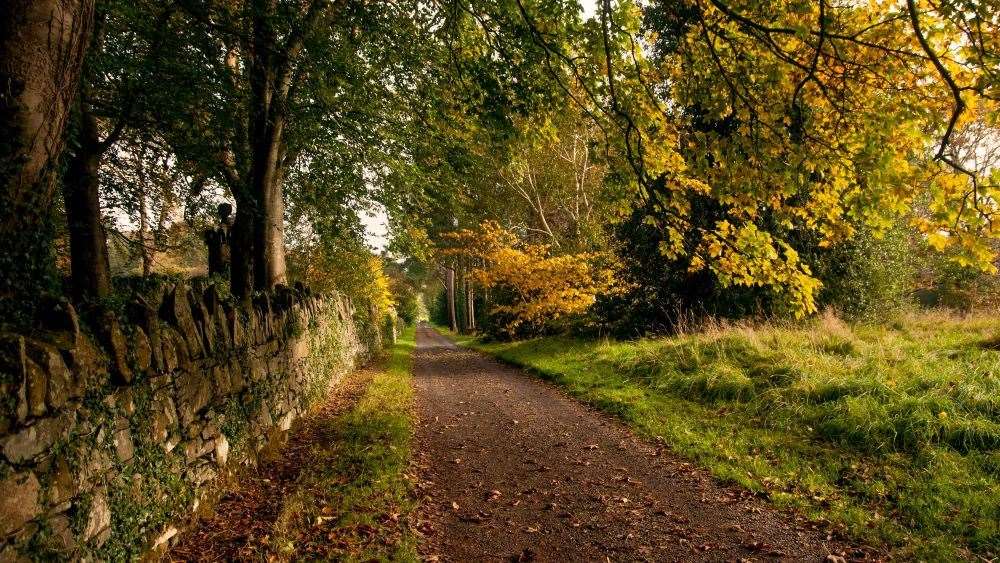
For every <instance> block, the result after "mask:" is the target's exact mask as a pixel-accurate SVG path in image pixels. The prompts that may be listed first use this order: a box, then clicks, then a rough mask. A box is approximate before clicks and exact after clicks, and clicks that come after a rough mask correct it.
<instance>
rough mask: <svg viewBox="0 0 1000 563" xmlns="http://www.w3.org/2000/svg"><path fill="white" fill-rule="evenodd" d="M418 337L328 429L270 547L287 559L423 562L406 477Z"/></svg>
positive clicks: (409, 338)
mask: <svg viewBox="0 0 1000 563" xmlns="http://www.w3.org/2000/svg"><path fill="white" fill-rule="evenodd" d="M413 348H414V329H413V327H410V328H407V329H406V330H405V331H404V332H403V334H402V335H401V336H400V338H399V340H398V342H397V343H396V345H395V346H393V347H392V349H391V351H390V353H389V356H388V358H387V359H386V360H385V364H384V367H382V366H379V367H376V368H375V373H374V375H373V376H372V380H371V383H370V385H369V387H368V388H367V390H366V391H365V392H364V395H362V397H361V398H360V399H359V400H358V402H357V404H356V405H355V406H354V407H353V408H352V409H351V410H350V411H348V412H347V413H345V414H343V415H340V416H337V417H333V418H331V419H330V420H328V421H324V422H323V425H324V427H322V428H320V429H318V432H317V435H318V436H321V437H322V439H321V440H318V441H317V443H316V444H314V445H313V451H312V452H311V455H310V456H309V460H310V463H309V465H308V467H304V468H303V469H302V472H301V473H300V475H299V477H298V479H297V480H296V482H295V484H294V485H293V491H292V492H291V493H290V494H289V495H288V496H287V497H286V500H285V505H284V506H283V507H282V511H281V514H280V516H279V517H278V520H277V522H276V523H275V530H274V532H275V533H274V538H273V540H272V541H271V542H270V544H271V546H272V547H273V548H274V549H275V550H276V551H277V553H276V555H278V556H279V557H282V558H285V557H288V558H292V557H294V558H295V559H300V560H301V559H306V560H317V559H321V560H338V561H417V560H418V556H417V542H416V537H415V535H414V534H413V533H412V531H411V530H410V529H409V527H408V524H407V515H408V514H409V512H410V511H411V510H412V509H413V508H414V506H415V503H414V500H413V498H412V496H411V494H410V484H409V481H408V480H407V479H406V476H405V472H406V470H407V468H408V464H409V460H410V442H411V438H412V435H413V418H412V412H411V410H412V404H413V391H412V388H411V386H410V363H411V356H412V352H413Z"/></svg>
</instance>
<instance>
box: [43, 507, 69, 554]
mask: <svg viewBox="0 0 1000 563" xmlns="http://www.w3.org/2000/svg"><path fill="white" fill-rule="evenodd" d="M46 523H47V527H48V529H49V532H51V534H52V538H53V539H54V540H55V546H56V547H57V548H58V549H59V550H60V551H62V552H63V553H66V552H70V551H72V550H73V549H74V548H75V547H76V538H74V537H73V529H72V523H71V522H70V519H69V517H68V516H66V515H65V514H57V515H55V516H52V517H50V518H49V519H48V520H47V521H46Z"/></svg>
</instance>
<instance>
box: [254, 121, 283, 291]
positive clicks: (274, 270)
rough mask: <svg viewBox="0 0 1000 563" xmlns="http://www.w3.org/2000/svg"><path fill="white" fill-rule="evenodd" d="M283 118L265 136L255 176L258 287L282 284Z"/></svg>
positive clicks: (255, 256)
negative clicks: (260, 161) (265, 146)
mask: <svg viewBox="0 0 1000 563" xmlns="http://www.w3.org/2000/svg"><path fill="white" fill-rule="evenodd" d="M282 123H283V120H281V119H279V120H278V123H276V124H274V129H275V132H274V133H273V135H268V136H267V138H268V139H269V140H270V141H271V142H270V143H269V146H268V147H267V149H266V150H262V151H261V153H262V154H261V157H262V159H263V162H262V163H261V166H263V167H266V168H265V170H262V171H261V172H260V174H259V177H258V176H256V175H255V176H254V177H255V178H257V179H258V181H259V182H260V183H261V185H258V186H255V188H254V189H255V192H256V193H259V194H260V195H261V198H260V201H261V212H260V213H258V214H257V216H256V222H255V224H254V279H255V280H259V281H256V285H257V287H258V289H272V288H273V287H274V286H276V285H278V284H286V283H287V277H286V268H285V226H284V220H285V201H284V197H283V193H282V186H283V182H284V173H283V172H284V169H283V168H282V167H281V164H282V163H281V158H280V150H279V146H280V136H281V132H282V130H283V126H282Z"/></svg>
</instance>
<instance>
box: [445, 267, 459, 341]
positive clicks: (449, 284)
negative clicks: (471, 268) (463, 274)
mask: <svg viewBox="0 0 1000 563" xmlns="http://www.w3.org/2000/svg"><path fill="white" fill-rule="evenodd" d="M445 280H446V282H445V288H446V289H445V292H446V293H447V298H448V322H449V323H450V324H449V327H450V328H451V330H452V331H457V330H458V319H457V318H456V317H455V269H454V268H448V270H447V271H446V272H445Z"/></svg>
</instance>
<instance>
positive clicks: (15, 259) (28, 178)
mask: <svg viewBox="0 0 1000 563" xmlns="http://www.w3.org/2000/svg"><path fill="white" fill-rule="evenodd" d="M93 20H94V1H93V0H4V1H3V2H0V272H2V273H0V303H2V306H0V318H2V319H3V322H5V323H13V324H21V323H22V322H24V321H25V319H28V318H30V313H31V309H32V304H33V303H36V302H37V300H38V297H39V295H40V294H41V293H45V292H47V291H51V290H53V289H54V286H55V279H56V276H55V271H56V270H55V256H54V254H53V248H52V242H53V236H54V234H53V233H54V231H53V227H52V222H53V217H54V215H55V209H54V197H55V193H56V181H57V174H56V173H55V172H56V171H57V170H58V169H59V158H60V156H61V155H62V152H63V148H64V146H65V130H66V123H67V121H68V120H69V116H70V113H71V108H72V104H73V102H74V100H76V97H77V95H78V88H79V78H80V68H81V66H82V63H83V56H84V53H85V51H86V49H87V45H88V44H89V39H90V33H91V28H92V26H93Z"/></svg>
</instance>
